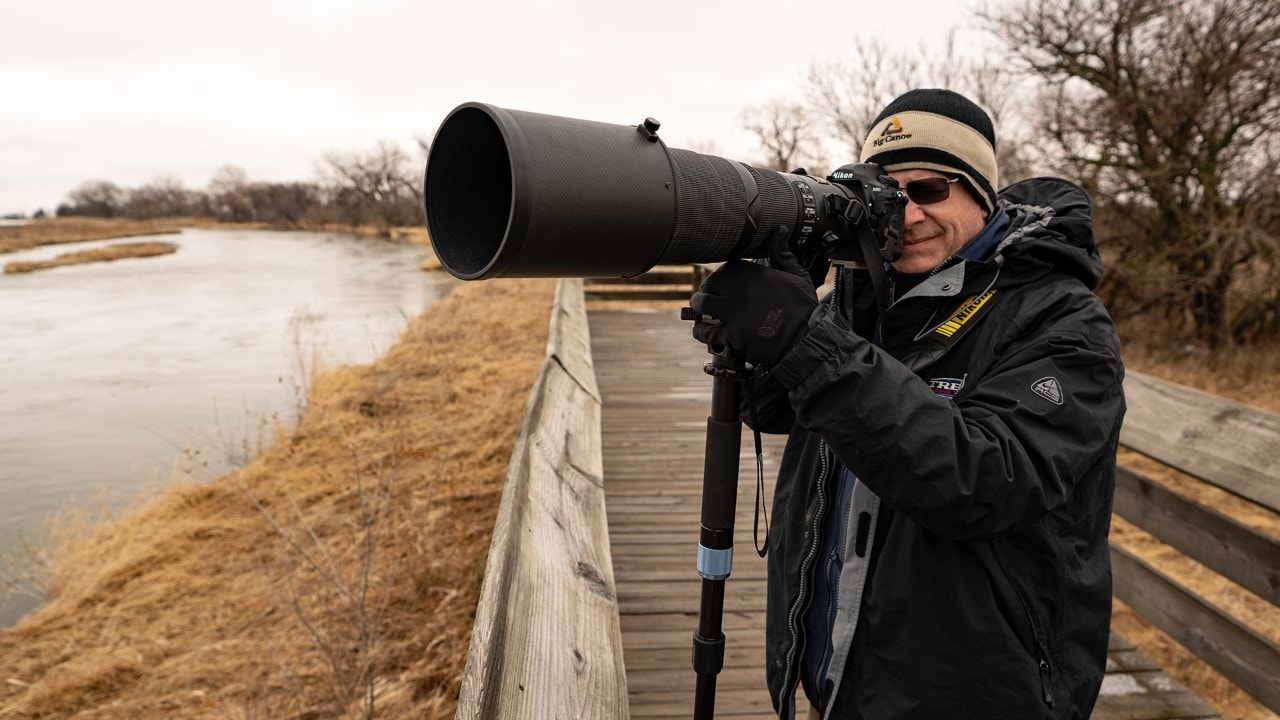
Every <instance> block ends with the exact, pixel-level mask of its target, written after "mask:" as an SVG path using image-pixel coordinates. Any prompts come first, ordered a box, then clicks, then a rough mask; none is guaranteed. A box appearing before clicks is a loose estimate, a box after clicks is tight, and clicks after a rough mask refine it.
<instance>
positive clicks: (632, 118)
mask: <svg viewBox="0 0 1280 720" xmlns="http://www.w3.org/2000/svg"><path fill="white" fill-rule="evenodd" d="M976 6H977V0H950V1H949V2H947V1H941V0H912V2H901V3H895V2H883V1H877V0H833V1H828V2H809V3H804V2H795V1H794V0H791V1H788V2H782V1H777V2H765V1H764V0H682V1H677V0H647V1H646V0H627V1H626V2H620V1H614V0H506V1H502V0H360V1H359V2H357V1H356V0H308V1H306V2H303V1H302V0H222V1H221V2H216V3H215V2H194V1H191V0H113V1H111V2H102V0H38V1H37V0H3V7H2V8H0V37H2V38H3V39H2V40H0V214H7V213H26V214H30V213H33V212H35V211H36V210H37V209H40V208H43V209H44V210H45V211H46V212H52V211H53V210H54V209H55V208H56V206H57V205H58V203H60V202H64V201H65V199H66V196H67V194H68V193H69V192H70V191H71V190H73V189H74V188H75V187H76V186H78V185H79V184H81V183H82V182H85V181H87V180H108V181H110V182H114V183H116V184H117V185H120V186H122V187H126V188H133V187H138V186H141V185H144V184H146V183H148V182H150V181H152V180H155V179H156V178H158V177H161V176H173V177H177V178H179V179H180V180H181V181H182V182H183V183H184V185H185V186H186V187H188V188H190V189H202V188H204V187H205V185H206V184H207V183H208V181H209V179H210V177H211V176H212V174H213V173H214V171H215V170H217V169H218V168H220V167H222V166H224V165H235V166H238V167H240V168H243V169H244V170H245V172H246V173H247V174H248V176H249V179H250V180H254V181H295V180H313V179H315V178H316V167H317V163H318V162H319V161H320V160H321V158H322V157H323V156H324V155H325V154H326V153H329V152H352V151H366V150H369V149H372V148H373V147H374V146H375V145H376V144H377V143H378V142H379V141H381V140H390V141H393V142H397V143H401V144H403V145H404V146H405V147H406V148H410V147H412V146H413V141H414V138H415V137H423V138H427V139H429V138H430V137H431V136H432V135H433V134H434V133H435V130H436V128H437V127H438V126H439V124H440V121H441V120H443V119H444V117H445V115H446V114H447V113H448V112H449V110H450V109H452V108H453V107H455V106H456V105H458V104H460V103H462V102H466V101H472V100H476V101H482V102H489V103H494V104H497V105H500V106H503V107H508V108H513V109H519V110H532V111H536V112H544V113H550V114H554V115H565V116H569V117H577V118H583V119H589V120H597V121H601V122H612V123H619V124H628V125H634V124H636V123H638V122H640V121H641V120H643V119H644V118H645V117H646V116H652V117H655V118H658V119H659V120H661V121H662V134H663V137H664V138H666V141H667V143H668V144H669V145H672V146H674V147H692V148H694V149H700V150H702V151H704V152H707V151H712V150H713V149H714V151H716V152H718V153H720V154H723V155H724V156H726V157H730V158H734V159H741V160H750V158H749V156H748V154H749V153H751V152H753V150H754V149H753V148H752V147H751V145H750V141H749V138H748V137H747V136H746V135H745V134H744V133H743V132H742V131H741V121H740V114H741V112H742V110H743V109H745V108H746V107H748V106H750V105H756V104H761V103H763V102H765V101H768V100H770V99H772V98H777V97H787V96H789V97H792V98H794V99H799V98H800V91H799V87H798V86H799V84H800V83H801V81H802V80H803V77H804V74H805V71H806V70H807V69H808V67H809V66H810V65H811V64H812V63H813V62H814V61H815V60H822V59H832V58H838V57H841V53H842V48H847V47H848V46H849V45H850V44H851V43H852V42H854V40H855V39H856V38H858V37H880V38H883V39H884V40H885V41H886V42H888V43H889V44H890V45H891V46H893V47H901V48H903V49H911V48H917V47H920V45H921V43H922V42H925V43H928V42H938V43H941V42H942V40H943V38H944V37H945V35H946V33H947V32H948V31H949V30H951V29H953V28H965V27H971V26H972V20H973V17H972V13H973V8H974V7H976ZM844 55H845V56H847V55H848V53H847V51H845V53H844Z"/></svg>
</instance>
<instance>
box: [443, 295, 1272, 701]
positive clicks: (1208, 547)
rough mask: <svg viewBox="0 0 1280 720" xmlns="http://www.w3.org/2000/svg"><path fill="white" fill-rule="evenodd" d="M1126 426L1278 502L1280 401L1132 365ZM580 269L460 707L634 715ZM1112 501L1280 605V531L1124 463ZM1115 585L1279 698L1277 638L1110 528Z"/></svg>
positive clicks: (510, 496) (513, 482)
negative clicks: (1256, 525) (1264, 406)
mask: <svg viewBox="0 0 1280 720" xmlns="http://www.w3.org/2000/svg"><path fill="white" fill-rule="evenodd" d="M1125 395H1126V398H1127V400H1128V404H1129V411H1128V415H1127V417H1126V421H1125V426H1124V430H1123V432H1122V434H1121V442H1122V443H1123V444H1124V445H1125V446H1126V447H1128V448H1130V449H1133V450H1136V451H1138V452H1140V453H1142V454H1144V455H1147V456H1149V457H1152V458H1154V459H1156V460H1159V461H1161V462H1163V463H1165V464H1168V465H1170V466H1171V467H1174V468H1176V469H1178V470H1180V471H1182V472H1185V473H1187V474H1190V475H1193V476H1195V477H1197V478H1200V479H1201V480H1203V481H1205V482H1209V483H1211V484H1213V485H1216V486H1218V487H1220V488H1223V489H1225V490H1227V491H1229V492H1232V493H1235V494H1237V495H1240V496H1242V497H1245V498H1247V499H1249V500H1250V501H1252V502H1255V503H1257V504H1259V505H1262V506H1264V507H1266V508H1269V509H1271V510H1273V511H1278V512H1280V416H1277V415H1274V414H1269V413H1264V412H1260V411H1257V410H1254V409H1252V408H1249V407H1248V406H1245V405H1241V404H1239V403H1233V402H1231V401H1228V400H1224V399H1222V398H1220V397H1216V396H1213V395H1208V394H1206V393H1200V392H1197V391H1194V390H1190V389H1188V388H1184V387H1182V386H1178V385H1173V384H1171V383H1167V382H1163V381H1159V380H1157V379H1155V378H1152V377H1149V376H1146V375H1143V374H1141V373H1138V372H1133V371H1130V372H1129V374H1128V377H1127V379H1126V381H1125ZM600 412H601V401H600V393H599V390H598V388H597V386H596V380H595V371H594V368H593V366H592V359H591V350H590V335H589V332H588V329H587V318H586V311H585V307H584V302H583V286H582V282H581V281H577V280H565V281H561V283H560V285H559V287H558V288H557V293H556V304H555V310H554V313H553V316H552V324H551V333H550V338H549V340H548V344H547V359H546V361H545V363H544V364H543V367H542V369H541V371H540V372H539V375H538V378H537V381H536V384H535V386H534V388H533V390H532V391H531V393H530V397H529V402H528V405H527V407H526V411H525V417H524V420H523V422H522V424H521V427H520V431H519V435H518V437H517V441H516V445H515V448H514V450H513V453H512V459H511V464H510V467H509V470H508V476H507V482H506V487H505V490H504V492H503V495H502V500H501V503H500V507H499V511H498V518H497V523H496V525H495V527H494V532H493V540H492V544H491V546H490V550H489V558H488V565H487V567H486V569H485V577H484V583H483V586H482V589H481V596H480V601H479V604H478V606H477V610H476V619H475V627H474V630H473V633H472V640H471V647H470V651H469V654H468V657H467V666H466V670H465V672H464V675H463V679H462V688H461V693H460V697H459V702H458V711H457V715H456V717H457V718H458V719H459V720H473V719H478V718H486V719H487V718H517V717H519V718H524V717H557V718H559V717H565V718H568V717H574V718H577V717H582V718H610V719H614V718H623V719H625V718H628V717H629V709H628V703H627V685H626V672H625V668H624V666H623V660H622V645H621V633H620V629H619V619H618V604H617V600H616V596H615V592H616V586H615V583H614V577H613V569H612V561H611V555H610V547H609V537H608V528H607V526H606V521H605V509H604V488H603V484H602V483H603V480H602V475H603V470H602V461H601V438H600ZM1115 511H1116V513H1117V514H1119V515H1120V516H1122V517H1124V518H1125V519H1126V520H1128V521H1130V522H1132V523H1134V524H1135V525H1137V526H1139V527H1141V528H1142V529H1144V530H1145V531H1147V532H1149V533H1151V534H1152V535H1155V536H1156V537H1157V538H1159V539H1160V540H1162V541H1163V542H1166V543H1168V544H1169V545H1172V546H1173V547H1175V548H1177V549H1179V550H1180V551H1182V552H1183V553H1185V554H1187V555H1188V556H1190V557H1192V558H1194V559H1195V560H1198V561H1199V562H1201V563H1203V564H1204V565H1207V566H1209V567H1210V568H1212V569H1214V570H1215V571H1216V572H1219V573H1221V574H1222V575H1223V576H1224V577H1227V578H1230V579H1231V580H1232V581H1234V582H1236V583H1238V584H1239V585H1241V586H1243V587H1245V588H1247V589H1248V590H1250V591H1251V592H1253V593H1255V594H1257V595H1258V596H1259V597H1260V598H1262V599H1263V600H1265V601H1267V602H1270V603H1271V604H1272V605H1273V606H1274V605H1276V604H1277V598H1278V597H1280V543H1278V542H1277V541H1276V539H1275V538H1273V537H1270V536H1269V535H1266V534H1264V533H1261V532H1258V531H1257V530H1255V529H1253V528H1250V527H1248V526H1247V525H1244V524H1242V523H1240V522H1238V521H1236V520H1234V519H1233V518H1231V517H1229V516H1227V515H1225V514H1223V513H1221V512H1218V511H1216V510H1214V509H1213V508H1210V507H1207V506H1205V505H1203V504H1201V503H1198V502H1196V501H1195V500H1193V499H1192V498H1190V497H1187V496H1185V495H1183V494H1182V493H1179V492H1178V491H1176V490H1173V489H1171V488H1170V487H1168V486H1166V485H1163V484H1161V483H1158V482H1155V481H1153V480H1151V479H1149V478H1146V477H1144V476H1143V475H1142V474H1141V473H1139V472H1137V471H1136V470H1133V469H1131V468H1127V467H1121V469H1120V472H1119V478H1118V480H1117V488H1116V500H1115ZM1112 559H1113V563H1114V571H1115V594H1116V597H1117V598H1119V599H1120V600H1121V601H1123V602H1124V603H1125V604H1127V605H1129V606H1130V607H1131V608H1133V609H1134V611H1135V612H1137V613H1138V614H1139V615H1141V616H1142V617H1144V618H1145V619H1147V620H1148V621H1150V622H1151V623H1153V624H1154V625H1156V626H1157V627H1159V628H1160V629H1161V630H1163V631H1164V632H1166V633H1167V634H1169V635H1170V636H1172V637H1173V638H1174V639H1175V640H1177V641H1178V642H1179V643H1181V644H1182V645H1184V646H1185V647H1187V648H1189V649H1190V650H1192V651H1193V652H1195V653H1196V654H1197V655H1198V656H1199V657H1200V658H1201V659H1203V660H1204V661H1206V662H1207V663H1208V664H1210V665H1211V666H1213V667H1214V668H1215V669H1217V670H1218V671H1219V672H1220V673H1222V674H1223V675H1224V676H1225V677H1227V678H1228V679H1229V680H1231V681H1232V682H1234V683H1236V684H1237V685H1238V686H1239V687H1241V688H1242V689H1244V690H1245V691H1246V692H1248V693H1249V694H1250V695H1252V696H1253V697H1255V698H1256V699H1257V700H1259V701H1260V702H1261V703H1262V704H1264V705H1266V706H1267V707H1269V708H1271V709H1272V710H1275V711H1280V683H1277V682H1276V678H1280V648H1277V646H1276V644H1275V643H1274V642H1272V641H1271V640H1270V639H1268V638H1266V637H1264V636H1262V635H1261V634H1259V633H1257V632H1256V631H1254V630H1252V629H1251V628H1249V627H1248V626H1247V625H1245V624H1244V623H1242V622H1240V621H1239V620H1238V619H1236V618H1234V617H1232V616H1231V615H1230V614H1229V613H1227V612H1225V611H1224V610H1222V609H1221V608H1219V607H1216V606H1215V605H1214V604H1213V603H1212V602H1209V601H1208V600H1206V599H1205V598H1203V597H1201V596H1200V595H1199V594H1197V593H1196V592H1194V591H1193V590H1192V589H1190V588H1188V587H1186V586H1184V585H1183V584H1181V583H1179V582H1178V581H1177V580H1176V579H1175V578H1173V577H1171V576H1169V575H1167V574H1166V573H1163V572H1161V571H1160V570H1159V569H1157V568H1156V567H1154V566H1153V565H1152V564H1150V563H1148V562H1146V561H1145V560H1143V559H1142V558H1141V557H1139V556H1138V555H1136V554H1134V553H1133V552H1131V551H1129V550H1128V549H1126V548H1125V547H1123V546H1122V545H1120V544H1118V543H1113V544H1112Z"/></svg>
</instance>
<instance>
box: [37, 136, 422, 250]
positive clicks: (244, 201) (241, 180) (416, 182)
mask: <svg viewBox="0 0 1280 720" xmlns="http://www.w3.org/2000/svg"><path fill="white" fill-rule="evenodd" d="M421 177H422V164H421V163H416V162H414V160H413V159H411V158H410V156H409V153H407V152H406V151H405V150H404V149H402V148H401V147H399V146H397V145H395V144H392V143H389V142H382V143H379V144H378V145H377V146H376V147H375V148H374V149H372V150H370V151H367V152H355V153H346V154H343V153H333V154H330V155H327V156H325V158H324V160H323V165H322V169H321V172H320V178H319V179H317V180H316V181H313V182H260V181H251V180H250V179H249V178H248V176H247V174H246V173H245V171H244V170H243V169H241V168H239V167H235V166H226V167H223V168H220V169H219V170H218V171H217V172H215V173H214V175H213V178H212V179H211V180H210V181H209V184H208V186H207V187H206V188H205V189H203V190H192V189H188V188H186V187H184V186H183V183H182V181H181V180H179V179H177V178H174V177H169V176H164V177H159V178H156V179H155V180H153V181H151V182H149V183H147V184H146V185H143V186H141V187H136V188H126V187H121V186H119V185H117V184H115V183H113V182H110V181H107V180H90V181H87V182H84V183H82V184H80V185H79V186H78V187H76V188H75V189H74V190H72V191H71V192H70V193H68V195H67V202H65V203H63V204H61V205H59V206H58V208H57V215H58V217H72V216H81V217H102V218H116V217H120V218H129V219H133V220H151V219H155V218H166V217H208V218H213V219H216V220H218V221H221V222H252V223H267V224H269V225H275V226H281V227H296V226H303V225H323V224H344V225H350V226H352V227H355V226H360V225H373V226H376V227H379V228H382V229H384V230H385V229H387V228H391V227H402V226H415V225H421V224H422V223H423V215H422V187H421Z"/></svg>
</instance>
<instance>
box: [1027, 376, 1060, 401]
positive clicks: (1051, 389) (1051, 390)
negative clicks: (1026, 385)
mask: <svg viewBox="0 0 1280 720" xmlns="http://www.w3.org/2000/svg"><path fill="white" fill-rule="evenodd" d="M1031 391H1032V392H1034V393H1035V394H1037V395H1039V396H1040V397H1042V398H1044V399H1045V400H1048V401H1049V402H1051V403H1053V404H1054V405H1061V404H1062V386H1061V385H1059V384H1058V379H1057V378H1055V377H1046V378H1040V379H1039V380H1037V381H1035V383H1033V384H1032V385H1031Z"/></svg>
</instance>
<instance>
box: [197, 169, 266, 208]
mask: <svg viewBox="0 0 1280 720" xmlns="http://www.w3.org/2000/svg"><path fill="white" fill-rule="evenodd" d="M208 204H209V211H210V212H211V213H212V214H213V216H214V217H215V218H217V219H218V220H220V221H222V222H253V221H254V220H256V219H257V210H256V208H254V206H253V200H252V199H251V198H250V195H249V175H248V173H246V172H245V171H244V168H241V167H238V166H235V165H224V166H222V167H220V168H218V169H217V170H216V171H215V172H214V173H213V177H211V178H210V179H209V187H208Z"/></svg>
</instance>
